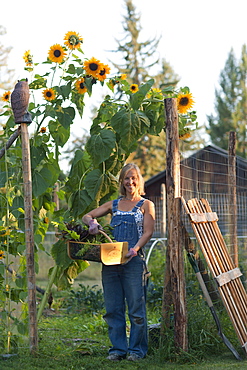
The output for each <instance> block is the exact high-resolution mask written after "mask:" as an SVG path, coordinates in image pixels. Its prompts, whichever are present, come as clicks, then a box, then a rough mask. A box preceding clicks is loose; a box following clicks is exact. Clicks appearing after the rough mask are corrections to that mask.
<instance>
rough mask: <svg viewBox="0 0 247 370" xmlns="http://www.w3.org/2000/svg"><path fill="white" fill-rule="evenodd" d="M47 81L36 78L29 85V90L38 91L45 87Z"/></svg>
mask: <svg viewBox="0 0 247 370" xmlns="http://www.w3.org/2000/svg"><path fill="white" fill-rule="evenodd" d="M46 83H47V79H46V78H43V77H41V78H38V79H37V80H34V81H33V82H31V83H30V84H29V88H30V89H33V90H38V89H42V88H44V87H46Z"/></svg>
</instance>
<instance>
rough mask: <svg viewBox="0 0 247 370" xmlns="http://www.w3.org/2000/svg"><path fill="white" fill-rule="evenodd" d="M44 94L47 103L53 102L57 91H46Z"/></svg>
mask: <svg viewBox="0 0 247 370" xmlns="http://www.w3.org/2000/svg"><path fill="white" fill-rule="evenodd" d="M42 94H43V97H44V99H45V100H47V101H52V100H54V99H55V98H56V91H55V90H54V89H45V90H44V91H43V92H42Z"/></svg>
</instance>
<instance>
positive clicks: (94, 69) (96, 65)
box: [89, 63, 98, 71]
mask: <svg viewBox="0 0 247 370" xmlns="http://www.w3.org/2000/svg"><path fill="white" fill-rule="evenodd" d="M89 68H90V69H91V71H97V69H98V64H97V63H90V64H89Z"/></svg>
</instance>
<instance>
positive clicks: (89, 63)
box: [84, 58, 103, 78]
mask: <svg viewBox="0 0 247 370" xmlns="http://www.w3.org/2000/svg"><path fill="white" fill-rule="evenodd" d="M84 69H85V71H86V73H87V74H89V75H91V76H93V77H95V78H98V75H99V72H100V71H101V70H102V69H103V64H102V63H100V61H99V60H98V59H95V58H91V59H89V60H86V61H85V62H84Z"/></svg>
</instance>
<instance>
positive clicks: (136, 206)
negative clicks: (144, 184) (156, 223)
mask: <svg viewBox="0 0 247 370" xmlns="http://www.w3.org/2000/svg"><path fill="white" fill-rule="evenodd" d="M144 202H145V199H144V198H142V199H141V200H139V202H138V203H137V204H136V205H135V207H134V208H133V209H132V212H136V211H137V210H138V209H140V208H141V206H142V205H143V203H144Z"/></svg>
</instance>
